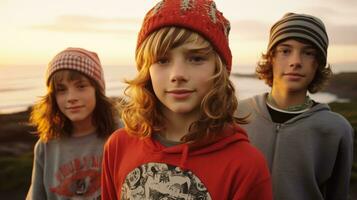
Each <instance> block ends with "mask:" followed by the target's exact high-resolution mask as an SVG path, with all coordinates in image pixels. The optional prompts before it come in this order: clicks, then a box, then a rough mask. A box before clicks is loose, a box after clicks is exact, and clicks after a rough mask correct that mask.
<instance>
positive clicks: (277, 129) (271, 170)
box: [270, 124, 283, 173]
mask: <svg viewBox="0 0 357 200" xmlns="http://www.w3.org/2000/svg"><path fill="white" fill-rule="evenodd" d="M282 126H283V124H275V133H276V135H275V140H274V144H273V147H274V152H273V156H272V158H271V159H272V160H271V168H270V173H272V172H273V168H274V163H275V162H274V160H275V154H276V151H277V150H276V148H277V146H276V143H277V142H278V134H279V131H280V129H281V127H282Z"/></svg>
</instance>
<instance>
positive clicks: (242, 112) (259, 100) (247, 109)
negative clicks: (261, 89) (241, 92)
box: [236, 93, 266, 117]
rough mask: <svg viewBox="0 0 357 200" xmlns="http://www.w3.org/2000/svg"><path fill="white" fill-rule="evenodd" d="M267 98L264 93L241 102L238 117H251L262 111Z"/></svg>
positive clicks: (239, 102)
mask: <svg viewBox="0 0 357 200" xmlns="http://www.w3.org/2000/svg"><path fill="white" fill-rule="evenodd" d="M265 98H266V93H263V94H259V95H256V96H253V97H250V98H247V99H242V100H239V101H238V109H237V111H236V116H238V117H245V116H247V115H251V114H252V113H254V111H258V110H260V109H261V108H260V107H261V106H262V105H265Z"/></svg>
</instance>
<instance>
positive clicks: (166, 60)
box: [155, 57, 170, 65]
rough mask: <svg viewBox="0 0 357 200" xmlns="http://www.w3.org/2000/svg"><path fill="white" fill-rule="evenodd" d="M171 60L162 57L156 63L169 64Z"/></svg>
mask: <svg viewBox="0 0 357 200" xmlns="http://www.w3.org/2000/svg"><path fill="white" fill-rule="evenodd" d="M169 62H170V60H169V59H168V58H166V57H162V58H158V59H157V60H156V61H155V63H157V64H159V65H164V64H168V63H169Z"/></svg>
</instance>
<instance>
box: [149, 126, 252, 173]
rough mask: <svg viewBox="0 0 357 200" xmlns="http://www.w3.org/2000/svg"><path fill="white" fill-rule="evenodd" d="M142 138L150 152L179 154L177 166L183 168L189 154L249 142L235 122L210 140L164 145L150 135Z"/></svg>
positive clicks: (205, 152)
mask: <svg viewBox="0 0 357 200" xmlns="http://www.w3.org/2000/svg"><path fill="white" fill-rule="evenodd" d="M144 140H145V143H146V145H147V148H148V149H149V151H150V152H151V153H162V154H167V155H170V154H173V155H174V154H176V155H177V154H181V160H180V163H179V167H180V168H181V169H183V170H184V169H186V162H187V160H188V159H189V157H190V156H197V155H200V154H208V153H211V152H214V151H219V150H221V149H224V148H226V147H227V146H229V145H232V144H234V143H237V142H249V141H248V137H247V134H246V132H245V131H244V130H243V129H242V128H241V127H240V126H238V125H237V124H235V125H229V126H227V127H226V128H224V130H223V131H222V132H221V133H219V134H217V137H215V139H213V140H210V141H198V142H195V143H184V144H179V145H175V146H172V147H165V146H163V145H162V144H161V143H160V142H159V141H157V140H154V139H153V138H152V137H147V138H145V139H144Z"/></svg>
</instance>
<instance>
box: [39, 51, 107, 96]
mask: <svg viewBox="0 0 357 200" xmlns="http://www.w3.org/2000/svg"><path fill="white" fill-rule="evenodd" d="M63 69H70V70H76V71H78V72H81V73H83V74H85V75H87V76H88V77H89V78H91V79H93V80H94V81H96V82H97V83H98V85H99V86H100V89H101V90H102V92H103V93H105V83H104V74H103V69H102V66H101V64H100V60H99V57H98V55H97V54H96V53H95V52H92V51H88V50H86V49H82V48H72V47H69V48H67V49H65V50H63V51H61V52H60V53H58V54H57V55H56V56H55V57H54V58H53V59H52V61H51V62H50V63H49V64H48V69H47V74H46V84H47V86H48V85H49V83H50V78H51V76H52V75H53V74H54V73H55V72H57V71H59V70H63Z"/></svg>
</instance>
